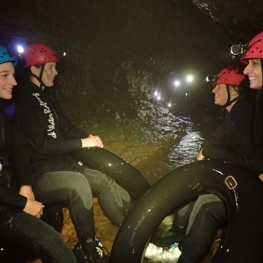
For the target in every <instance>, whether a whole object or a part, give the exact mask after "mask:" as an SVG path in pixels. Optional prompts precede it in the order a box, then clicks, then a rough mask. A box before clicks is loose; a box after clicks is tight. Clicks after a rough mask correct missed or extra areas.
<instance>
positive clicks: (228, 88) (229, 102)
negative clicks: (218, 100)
mask: <svg viewBox="0 0 263 263" xmlns="http://www.w3.org/2000/svg"><path fill="white" fill-rule="evenodd" d="M226 90H227V101H226V104H225V105H223V106H222V107H223V108H226V107H228V106H229V105H231V104H232V103H233V102H235V101H237V100H238V99H239V98H240V96H237V97H236V98H234V99H232V100H230V87H229V85H228V84H226Z"/></svg>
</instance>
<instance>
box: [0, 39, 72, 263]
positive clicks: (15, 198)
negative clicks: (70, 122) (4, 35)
mask: <svg viewBox="0 0 263 263" xmlns="http://www.w3.org/2000/svg"><path fill="white" fill-rule="evenodd" d="M16 64H17V59H16V58H14V57H12V56H11V55H10V54H9V52H8V51H7V49H6V48H5V47H4V46H3V45H1V44H0V101H1V102H0V127H1V135H0V237H1V242H4V243H5V244H7V245H9V246H10V247H15V248H17V249H21V251H25V254H27V253H29V252H30V253H29V254H28V255H34V256H36V255H37V256H39V257H40V258H41V259H42V262H45V263H51V262H61V263H62V262H63V263H64V262H67V263H76V262H77V260H76V258H75V256H74V253H73V252H72V250H71V249H70V248H69V246H68V245H67V244H66V243H65V242H64V241H63V239H62V237H61V235H60V234H59V233H58V232H56V231H55V230H54V229H53V228H52V227H51V226H49V225H48V224H46V223H45V222H44V221H42V220H40V218H41V217H42V215H43V209H44V205H43V204H42V203H41V202H38V201H37V200H35V198H34V194H33V192H32V190H31V191H30V189H32V188H31V187H32V185H33V184H34V177H33V174H32V170H31V166H30V159H29V154H27V141H26V140H25V138H24V137H23V133H21V132H19V125H17V124H18V123H16V121H15V120H14V107H13V103H9V101H10V99H11V98H12V96H13V95H12V92H13V88H14V86H16V85H17V82H16V80H15V78H14V74H15V69H14V66H15V65H16ZM14 144H19V149H20V150H19V151H16V152H15V151H14V150H13V145H14ZM16 159H19V161H20V164H21V166H20V167H19V169H18V170H17V169H16V168H15V165H14V161H13V160H16ZM9 256H10V257H11V256H12V255H9ZM13 256H15V255H13ZM13 256H12V257H13ZM17 260H18V259H16V260H15V259H13V258H9V257H8V258H5V259H3V258H0V261H1V262H18V261H17Z"/></svg>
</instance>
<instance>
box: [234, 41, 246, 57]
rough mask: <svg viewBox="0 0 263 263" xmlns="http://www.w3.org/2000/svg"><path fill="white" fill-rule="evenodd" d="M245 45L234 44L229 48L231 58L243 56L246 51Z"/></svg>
mask: <svg viewBox="0 0 263 263" xmlns="http://www.w3.org/2000/svg"><path fill="white" fill-rule="evenodd" d="M247 46H248V45H247V44H241V43H239V44H234V45H232V46H231V48H230V53H231V55H232V57H233V58H234V57H236V56H242V55H244V54H245V52H246V49H247Z"/></svg>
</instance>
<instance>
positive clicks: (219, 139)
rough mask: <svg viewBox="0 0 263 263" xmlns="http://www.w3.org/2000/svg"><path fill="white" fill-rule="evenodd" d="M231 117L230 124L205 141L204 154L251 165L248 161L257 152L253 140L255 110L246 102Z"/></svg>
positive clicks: (221, 127) (220, 128)
mask: <svg viewBox="0 0 263 263" xmlns="http://www.w3.org/2000/svg"><path fill="white" fill-rule="evenodd" d="M241 106H242V104H241ZM231 118H232V119H231V120H230V121H229V123H228V125H227V124H225V127H224V126H223V125H221V126H220V127H219V128H218V129H217V130H216V132H215V134H213V136H211V138H209V139H208V140H207V141H206V142H205V143H204V148H203V154H204V156H206V157H209V158H217V159H225V160H230V161H234V162H237V163H240V164H242V165H246V166H249V165H248V161H249V160H250V158H251V157H252V156H253V155H254V153H255V149H254V147H253V142H252V123H253V110H252V108H251V107H250V106H247V105H246V104H245V105H244V106H242V107H240V106H239V107H238V109H236V112H235V113H234V116H232V117H231ZM220 133H221V135H220ZM223 137H224V139H223Z"/></svg>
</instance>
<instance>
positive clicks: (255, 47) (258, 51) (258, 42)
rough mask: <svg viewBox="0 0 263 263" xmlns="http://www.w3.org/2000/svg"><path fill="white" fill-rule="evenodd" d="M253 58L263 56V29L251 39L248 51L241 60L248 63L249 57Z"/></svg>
mask: <svg viewBox="0 0 263 263" xmlns="http://www.w3.org/2000/svg"><path fill="white" fill-rule="evenodd" d="M253 58H263V31H262V32H260V33H259V34H257V35H256V36H254V37H253V38H252V39H251V40H250V41H249V43H248V47H247V51H246V53H245V55H244V56H243V57H242V58H241V60H240V61H241V62H242V63H244V64H247V63H248V59H253Z"/></svg>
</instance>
